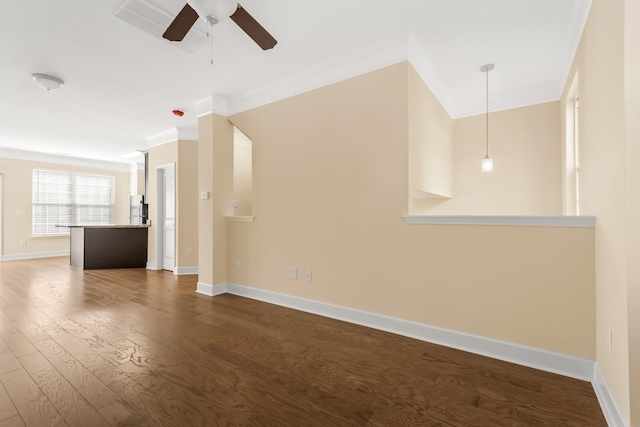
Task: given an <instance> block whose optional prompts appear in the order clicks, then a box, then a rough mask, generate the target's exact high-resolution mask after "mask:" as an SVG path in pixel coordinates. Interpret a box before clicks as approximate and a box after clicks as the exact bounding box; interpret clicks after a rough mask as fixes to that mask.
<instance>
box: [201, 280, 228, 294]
mask: <svg viewBox="0 0 640 427" xmlns="http://www.w3.org/2000/svg"><path fill="white" fill-rule="evenodd" d="M227 286H228V285H227V283H220V284H217V285H210V284H208V283H202V282H198V287H197V288H196V292H197V293H199V294H203V295H208V296H210V297H214V296H216V295H222V294H226V293H227Z"/></svg>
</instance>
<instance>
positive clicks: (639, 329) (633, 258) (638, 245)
mask: <svg viewBox="0 0 640 427" xmlns="http://www.w3.org/2000/svg"><path fill="white" fill-rule="evenodd" d="M639 46H640V2H638V1H637V0H626V1H625V119H626V120H625V136H626V141H625V143H626V153H625V158H626V164H625V169H626V182H625V190H626V194H625V199H626V223H627V287H628V289H627V292H628V301H627V305H628V313H629V322H628V323H629V392H630V394H629V401H630V402H635V404H631V423H632V425H634V426H640V263H638V260H640V191H639V189H640V120H638V119H639V118H640V49H639V48H638V47H639Z"/></svg>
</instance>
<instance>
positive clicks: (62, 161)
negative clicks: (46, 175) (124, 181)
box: [0, 147, 129, 172]
mask: <svg viewBox="0 0 640 427" xmlns="http://www.w3.org/2000/svg"><path fill="white" fill-rule="evenodd" d="M0 157H3V158H5V159H16V160H27V161H31V162H40V163H51V164H54V165H66V166H77V167H84V168H92V169H102V170H108V171H117V172H129V162H125V163H118V162H107V161H104V160H95V159H85V158H81V157H71V156H60V155H57V154H48V153H36V152H34V151H25V150H16V149H14V148H4V147H0Z"/></svg>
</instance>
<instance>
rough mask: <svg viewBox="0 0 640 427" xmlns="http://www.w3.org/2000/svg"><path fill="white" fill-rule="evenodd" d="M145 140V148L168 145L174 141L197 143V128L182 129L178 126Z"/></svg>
mask: <svg viewBox="0 0 640 427" xmlns="http://www.w3.org/2000/svg"><path fill="white" fill-rule="evenodd" d="M145 139H146V140H147V143H148V144H147V148H153V147H157V146H159V145H163V144H168V143H170V142H175V141H180V140H183V141H197V140H198V128H197V127H183V126H178V127H175V128H172V129H169V130H166V131H164V132H160V133H157V134H155V135H150V136H147V137H146V138H145Z"/></svg>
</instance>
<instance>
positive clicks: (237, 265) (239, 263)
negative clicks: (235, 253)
mask: <svg viewBox="0 0 640 427" xmlns="http://www.w3.org/2000/svg"><path fill="white" fill-rule="evenodd" d="M236 270H237V271H242V261H241V260H237V261H236Z"/></svg>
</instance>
